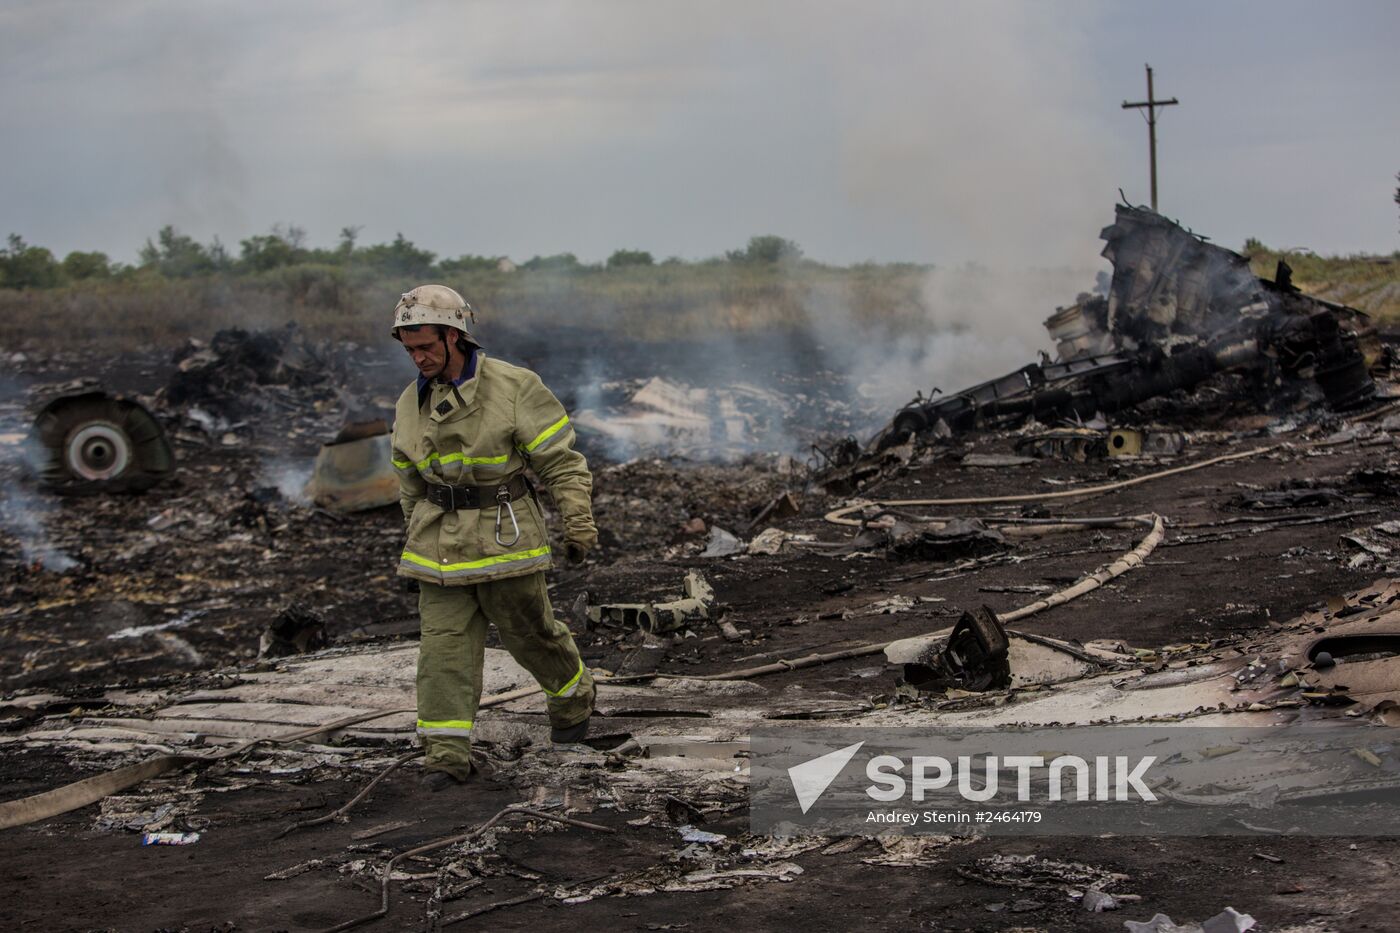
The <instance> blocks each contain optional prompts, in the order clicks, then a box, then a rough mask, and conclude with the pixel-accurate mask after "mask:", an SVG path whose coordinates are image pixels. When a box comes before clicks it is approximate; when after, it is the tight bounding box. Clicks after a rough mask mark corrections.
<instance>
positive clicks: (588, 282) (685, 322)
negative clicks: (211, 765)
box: [0, 241, 1400, 351]
mask: <svg viewBox="0 0 1400 933" xmlns="http://www.w3.org/2000/svg"><path fill="white" fill-rule="evenodd" d="M1246 252H1247V253H1248V254H1249V255H1250V261H1251V264H1252V266H1253V268H1254V270H1255V272H1256V274H1258V275H1262V276H1264V277H1266V278H1272V277H1273V275H1274V269H1275V267H1276V265H1277V263H1278V261H1279V259H1284V260H1286V261H1287V262H1288V264H1289V265H1290V266H1291V267H1292V268H1293V280H1294V284H1296V285H1297V286H1298V287H1299V288H1301V289H1302V290H1303V291H1305V292H1307V293H1309V294H1313V295H1316V296H1318V297H1321V298H1326V299H1329V300H1331V301H1337V302H1340V303H1343V304H1348V305H1351V306H1353V307H1356V308H1359V309H1361V310H1363V311H1366V312H1367V313H1369V314H1371V315H1373V316H1374V317H1375V318H1376V319H1377V321H1378V322H1381V323H1385V322H1395V321H1400V253H1396V254H1392V255H1390V256H1335V257H1325V256H1317V255H1314V254H1312V253H1299V252H1289V253H1282V252H1278V251H1275V250H1270V249H1268V248H1266V247H1264V246H1263V245H1262V244H1259V243H1257V242H1254V241H1251V242H1250V243H1249V244H1247V246H1246ZM928 273H929V268H928V267H922V266H913V265H875V264H864V265H858V266H851V267H847V268H842V267H832V266H824V265H820V264H817V263H809V262H799V263H793V264H776V265H772V264H747V263H730V262H723V261H713V262H700V263H663V264H661V265H657V266H632V267H624V268H618V269H596V268H584V269H581V270H577V271H572V272H563V271H553V272H549V271H523V270H522V271H515V272H501V271H498V270H496V269H487V270H478V271H472V272H466V273H456V274H449V275H447V276H446V277H445V278H443V279H440V281H444V282H445V283H446V284H448V285H451V286H453V287H454V288H456V289H457V290H458V291H460V292H461V293H462V294H463V295H465V296H466V297H467V299H468V300H469V301H470V302H471V303H472V304H473V305H474V306H475V307H476V308H477V310H478V312H479V313H480V315H481V316H482V319H483V320H484V321H488V322H490V321H499V322H501V323H502V324H505V325H508V326H511V327H536V326H538V327H544V328H547V327H550V326H553V325H558V324H572V325H578V326H584V327H590V328H596V329H598V330H599V331H601V332H604V333H608V334H615V335H618V336H621V337H623V338H624V339H628V340H635V341H659V340H663V339H685V338H687V337H696V336H704V335H709V334H713V333H715V332H717V331H720V332H727V333H732V334H743V333H746V332H761V331H767V330H773V329H791V328H812V329H820V328H821V327H822V326H823V324H824V323H826V322H830V321H833V320H839V321H841V322H844V323H846V324H849V325H851V326H853V327H854V328H856V329H857V330H858V331H879V332H882V333H885V334H895V335H898V334H911V333H921V332H922V331H924V330H926V329H927V327H928V323H927V322H928V321H929V320H930V318H931V316H932V315H931V313H930V312H931V309H930V308H929V307H928V305H927V303H928V301H929V300H930V299H929V298H928V296H927V294H926V286H927V282H928ZM416 284H418V282H416V281H406V280H399V279H395V278H391V277H386V276H384V275H383V274H382V273H376V272H375V271H373V270H371V269H369V268H364V267H354V266H348V267H347V266H339V265H328V264H310V263H307V264H300V265H292V266H285V267H282V268H278V269H273V270H271V271H267V272H261V273H244V274H232V273H216V274H210V275H204V276H198V277H194V278H187V279H167V278H164V277H162V276H161V275H159V274H157V273H154V272H150V271H142V272H137V273H136V274H134V275H131V276H127V277H124V278H120V279H110V280H105V281H92V280H89V281H86V282H81V283H77V284H72V285H65V286H61V287H57V288H48V289H0V348H5V349H8V350H15V349H21V348H26V347H30V346H34V345H37V344H40V343H42V342H46V341H50V340H52V339H54V338H55V337H58V338H61V339H65V340H69V341H74V342H78V343H81V344H86V345H94V346H101V347H104V348H107V349H109V350H113V351H121V350H129V349H136V348H144V347H171V346H175V345H179V344H181V343H183V342H184V341H185V340H186V339H188V338H190V337H199V338H208V337H209V336H211V335H212V334H213V333H215V332H216V331H218V330H220V329H222V328H226V327H246V328H267V327H281V326H282V325H283V324H285V323H286V322H288V321H295V322H296V323H297V324H298V325H300V326H301V327H302V328H303V329H304V330H306V331H308V332H309V333H312V334H315V335H316V336H317V337H318V338H330V339H334V340H340V341H354V342H356V343H361V344H376V343H381V342H383V340H384V339H385V337H386V329H387V327H388V321H389V317H390V312H391V310H392V309H393V307H394V303H395V302H396V301H397V300H398V296H399V293H400V292H402V291H403V290H405V289H407V288H409V287H411V286H413V285H416ZM1065 297H1066V296H1063V295H1046V296H1045V306H1044V310H1045V313H1049V309H1051V308H1053V307H1054V306H1055V304H1056V303H1057V302H1060V301H1063V300H1064V299H1065Z"/></svg>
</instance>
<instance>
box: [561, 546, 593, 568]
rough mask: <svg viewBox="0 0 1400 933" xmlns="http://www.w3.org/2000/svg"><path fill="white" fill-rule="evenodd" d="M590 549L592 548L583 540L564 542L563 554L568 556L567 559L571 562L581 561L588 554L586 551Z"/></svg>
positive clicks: (577, 562) (578, 562)
mask: <svg viewBox="0 0 1400 933" xmlns="http://www.w3.org/2000/svg"><path fill="white" fill-rule="evenodd" d="M590 550H592V548H591V547H589V546H588V544H587V543H585V542H583V541H565V542H564V556H565V557H566V558H568V561H569V563H571V564H581V563H583V561H584V558H586V557H587V556H588V552H589V551H590Z"/></svg>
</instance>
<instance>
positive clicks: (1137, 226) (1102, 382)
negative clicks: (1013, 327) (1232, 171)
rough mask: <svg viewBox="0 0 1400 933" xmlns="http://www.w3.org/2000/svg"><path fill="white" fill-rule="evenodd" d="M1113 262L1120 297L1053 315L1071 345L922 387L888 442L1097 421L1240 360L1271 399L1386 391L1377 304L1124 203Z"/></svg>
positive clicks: (1230, 368) (1349, 402)
mask: <svg viewBox="0 0 1400 933" xmlns="http://www.w3.org/2000/svg"><path fill="white" fill-rule="evenodd" d="M1100 236H1101V238H1102V239H1104V240H1105V241H1106V242H1107V245H1106V246H1105V247H1104V250H1103V255H1104V257H1105V258H1107V259H1108V260H1109V261H1110V262H1112V263H1113V279H1112V284H1111V285H1110V287H1109V292H1108V296H1107V297H1103V296H1094V297H1088V298H1085V299H1084V300H1081V301H1080V302H1078V303H1077V304H1075V305H1072V306H1070V307H1068V308H1065V309H1063V310H1061V311H1059V312H1057V313H1056V314H1055V315H1054V316H1052V317H1051V318H1050V319H1049V320H1047V321H1046V322H1045V324H1046V328H1047V329H1048V330H1049V331H1050V334H1051V336H1052V337H1053V338H1055V340H1056V341H1057V349H1058V353H1059V359H1058V360H1056V361H1053V362H1052V361H1048V360H1047V361H1045V362H1042V363H1038V364H1032V365H1030V366H1026V367H1024V368H1022V369H1018V370H1017V371H1015V372H1013V373H1009V374H1007V375H1005V376H1002V377H1000V378H997V379H993V380H991V381H989V382H984V383H982V384H981V385H976V386H972V387H971V388H969V389H966V390H964V391H961V392H958V393H956V394H953V395H948V396H945V397H942V398H936V399H935V398H924V397H922V395H921V396H920V397H918V398H916V399H915V400H914V401H913V402H911V403H909V404H908V405H906V406H905V407H904V408H903V409H901V410H900V411H899V412H898V413H897V414H896V415H895V417H894V419H893V420H892V421H891V423H890V425H889V426H888V427H887V428H886V429H885V430H884V431H882V432H881V434H880V435H879V437H878V438H877V444H876V446H877V447H878V448H880V449H884V448H887V447H892V446H895V445H896V444H899V443H902V442H903V441H905V440H907V439H908V438H909V437H910V436H911V435H943V436H947V435H949V434H957V433H960V432H964V431H968V430H972V429H995V428H1014V427H1017V426H1019V425H1021V424H1023V423H1024V422H1026V421H1027V420H1029V419H1031V418H1034V419H1035V420H1037V421H1040V422H1043V423H1052V422H1055V421H1059V420H1066V419H1068V420H1077V421H1081V422H1082V421H1087V420H1089V419H1091V418H1093V417H1095V416H1096V415H1098V414H1104V415H1113V414H1116V413H1119V412H1123V411H1125V410H1128V409H1131V408H1133V407H1134V406H1136V405H1138V404H1140V403H1142V402H1145V401H1148V400H1150V399H1153V398H1157V397H1160V396H1163V395H1167V394H1169V393H1171V392H1174V391H1176V390H1188V391H1189V390H1191V389H1193V388H1195V387H1197V386H1199V385H1201V384H1202V383H1204V382H1206V381H1207V380H1210V379H1211V378H1213V377H1215V376H1217V375H1220V374H1222V373H1234V374H1238V375H1240V376H1241V377H1242V378H1243V381H1244V384H1245V385H1246V386H1247V387H1248V389H1249V391H1250V392H1251V394H1252V395H1253V396H1254V397H1255V398H1256V400H1257V401H1258V403H1259V405H1260V407H1261V408H1264V409H1271V410H1276V411H1277V410H1288V409H1291V408H1296V407H1300V406H1307V405H1311V404H1314V403H1316V402H1318V401H1324V402H1326V404H1327V405H1328V406H1329V407H1331V408H1332V409H1335V410H1338V411H1343V410H1347V409H1351V408H1355V407H1357V406H1360V405H1362V404H1364V403H1366V402H1367V401H1369V400H1370V399H1371V398H1372V397H1373V396H1374V394H1375V384H1374V383H1373V382H1372V381H1371V377H1370V372H1369V370H1370V366H1371V365H1373V364H1374V363H1375V362H1376V361H1377V359H1378V358H1379V355H1380V347H1379V341H1378V340H1377V339H1376V336H1375V332H1374V329H1373V328H1372V327H1371V326H1370V322H1369V319H1368V318H1367V316H1366V315H1365V314H1364V313H1362V312H1360V311H1357V310H1355V309H1354V308H1348V307H1345V306H1343V305H1338V304H1333V303H1331V302H1328V301H1323V300H1321V299H1318V298H1313V297H1310V296H1308V295H1304V294H1302V293H1301V292H1299V291H1298V289H1296V288H1295V287H1293V285H1292V283H1291V270H1290V269H1289V267H1288V265H1287V264H1286V263H1283V262H1280V263H1279V265H1278V270H1277V272H1276V274H1275V277H1274V280H1273V281H1268V280H1267V279H1261V278H1258V277H1256V276H1255V275H1254V274H1253V273H1252V272H1251V271H1250V269H1249V260H1248V259H1247V258H1246V257H1244V256H1241V255H1240V254H1238V253H1234V252H1231V251H1230V250H1227V249H1224V248H1223V247H1220V246H1216V245H1214V244H1211V243H1208V242H1206V240H1205V239H1204V238H1202V237H1200V236H1197V235H1196V234H1194V233H1191V232H1190V231H1188V230H1186V229H1184V228H1183V227H1181V226H1180V225H1178V224H1176V223H1173V222H1172V221H1170V220H1168V219H1167V218H1165V217H1163V216H1161V215H1160V214H1156V213H1153V212H1152V211H1149V210H1146V209H1144V208H1140V207H1130V206H1125V205H1120V206H1119V207H1118V209H1117V219H1116V221H1115V222H1114V224H1113V225H1112V226H1110V227H1106V228H1104V230H1103V232H1102V233H1101V234H1100Z"/></svg>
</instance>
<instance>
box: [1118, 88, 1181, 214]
mask: <svg viewBox="0 0 1400 933" xmlns="http://www.w3.org/2000/svg"><path fill="white" fill-rule="evenodd" d="M1145 67H1146V68H1147V100H1142V101H1138V102H1137V103H1132V104H1130V103H1128V102H1127V101H1126V100H1125V101H1123V109H1124V110H1141V109H1142V108H1144V107H1146V108H1147V149H1148V157H1147V158H1148V164H1149V165H1150V167H1151V172H1152V210H1154V211H1155V210H1157V108H1158V107H1171V106H1174V105H1176V104H1178V103H1180V101H1178V100H1177V99H1176V98H1175V97H1173V98H1171V99H1170V100H1158V99H1157V98H1156V97H1154V96H1152V66H1151V65H1147V66H1145Z"/></svg>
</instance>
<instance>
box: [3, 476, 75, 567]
mask: <svg viewBox="0 0 1400 933" xmlns="http://www.w3.org/2000/svg"><path fill="white" fill-rule="evenodd" d="M52 512H53V507H52V506H50V505H48V504H47V503H43V502H40V501H39V500H38V499H36V498H35V497H34V496H33V495H31V494H30V492H29V490H27V489H26V488H25V487H24V486H22V485H20V484H19V483H15V482H11V483H6V484H4V489H3V490H0V529H3V530H4V531H5V533H6V534H8V535H9V536H10V537H12V538H14V539H15V540H16V541H17V542H19V548H20V557H21V559H22V560H23V561H24V563H26V564H38V565H41V566H43V568H44V569H46V570H51V571H53V572H54V573H67V572H68V571H70V570H72V569H73V568H75V567H77V566H78V562H77V561H76V560H74V559H73V558H72V557H70V556H69V555H68V554H67V553H66V552H65V551H64V550H63V549H62V548H61V547H59V546H58V545H57V544H55V543H54V541H53V539H52V537H51V536H50V535H49V531H48V528H47V527H46V525H45V519H46V517H47V516H48V515H49V514H51V513H52Z"/></svg>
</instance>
